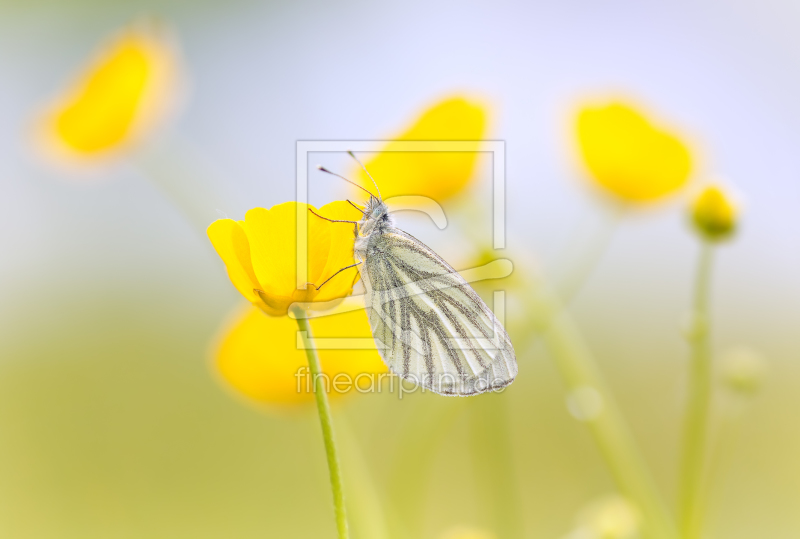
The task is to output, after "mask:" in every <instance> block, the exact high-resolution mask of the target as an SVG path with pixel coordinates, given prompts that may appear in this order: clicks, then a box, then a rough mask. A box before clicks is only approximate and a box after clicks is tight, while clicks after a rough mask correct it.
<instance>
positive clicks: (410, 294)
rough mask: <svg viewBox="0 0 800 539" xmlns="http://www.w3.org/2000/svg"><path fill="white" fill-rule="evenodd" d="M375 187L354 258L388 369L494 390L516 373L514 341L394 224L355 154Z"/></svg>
mask: <svg viewBox="0 0 800 539" xmlns="http://www.w3.org/2000/svg"><path fill="white" fill-rule="evenodd" d="M348 153H349V154H350V156H351V157H353V159H355V160H356V162H358V163H359V164H360V165H361V167H362V168H364V171H365V172H366V173H367V175H368V176H369V178H370V179H372V182H373V184H374V185H375V189H376V190H377V192H378V195H377V196H375V195H373V194H372V193H371V192H370V191H368V190H366V189H364V188H363V187H361V186H359V185H358V184H355V183H354V182H351V181H350V180H348V179H347V178H344V177H343V176H340V175H338V174H335V173H333V172H331V171H329V170H327V169H325V168H324V167H321V166H320V167H318V168H319V169H320V170H322V171H323V172H327V173H329V174H333V175H334V176H338V177H339V178H342V179H343V180H345V181H347V182H349V183H353V184H354V185H356V186H357V187H359V188H361V189H363V190H364V191H366V192H367V193H368V194H369V200H367V202H366V204H365V207H364V208H360V207H358V206H357V205H355V204H353V203H352V202H350V201H348V202H350V204H351V205H353V207H355V208H356V209H358V210H359V211H360V212H361V213H362V218H361V219H360V220H359V221H343V220H333V219H327V218H326V217H322V216H321V215H319V214H317V213H315V212H314V211H313V210H309V211H311V212H312V213H314V215H317V216H318V217H321V218H322V219H326V220H328V221H333V222H342V223H352V224H354V225H355V243H354V247H353V254H354V258H355V260H356V263H355V264H352V265H350V266H347V267H344V268H342V269H340V270H339V271H337V272H336V273H334V274H333V275H332V276H331V277H329V278H328V279H327V280H326V281H325V282H323V283H322V284H321V285H320V286H319V287H316V285H314V286H315V287H316V288H317V289H319V288H321V287H322V286H323V285H324V284H325V283H326V282H328V281H329V280H330V279H332V278H333V277H335V276H336V275H338V274H339V273H340V272H342V271H344V270H346V269H348V268H352V267H357V268H358V271H359V275H360V276H361V280H362V282H363V283H364V288H365V290H366V293H365V295H364V298H365V307H366V309H367V312H368V315H369V324H370V328H371V329H372V336H373V337H374V339H375V340H376V344H378V351H379V353H380V355H381V358H382V359H383V361H384V363H386V365H387V366H388V367H389V369H390V370H391V371H392V372H393V373H395V374H397V375H398V376H400V377H401V378H403V379H405V380H408V381H410V382H412V383H414V384H418V385H421V386H422V387H424V388H427V389H429V390H430V391H433V392H435V393H438V394H440V395H450V396H462V397H465V396H470V395H477V394H480V393H484V392H487V391H496V390H498V389H501V388H503V387H505V386H507V385H509V384H510V383H511V382H513V381H514V378H515V377H516V375H517V372H518V368H517V360H516V356H515V354H514V348H513V346H512V345H511V340H510V339H509V337H508V334H507V333H506V331H505V329H503V326H502V324H501V323H500V321H499V320H498V319H497V317H496V316H495V315H494V313H492V311H491V310H490V309H489V307H488V306H487V305H486V303H484V301H483V300H482V299H481V298H480V296H478V294H477V293H476V292H475V291H474V290H473V289H472V287H470V286H469V284H467V282H466V281H465V280H464V278H463V277H462V276H461V275H459V273H458V272H457V271H456V270H454V269H453V268H452V267H451V266H450V265H449V264H448V263H447V262H445V261H444V259H442V258H441V257H440V256H439V255H437V254H436V253H435V252H434V251H433V250H432V249H430V248H429V247H427V246H426V245H425V244H423V243H422V242H421V241H419V240H418V239H417V238H415V237H414V236H412V235H411V234H408V233H407V232H404V231H403V230H401V229H399V228H397V227H396V226H395V225H394V221H393V219H392V217H391V215H390V214H389V208H388V206H387V205H386V204H385V203H384V202H383V198H382V197H381V194H380V189H379V188H378V185H377V183H376V182H375V180H374V179H373V178H372V176H371V175H370V174H369V172H368V171H367V169H366V167H364V165H363V164H362V163H361V162H360V161H359V160H358V159H357V158H356V157H355V155H353V153H352V152H348Z"/></svg>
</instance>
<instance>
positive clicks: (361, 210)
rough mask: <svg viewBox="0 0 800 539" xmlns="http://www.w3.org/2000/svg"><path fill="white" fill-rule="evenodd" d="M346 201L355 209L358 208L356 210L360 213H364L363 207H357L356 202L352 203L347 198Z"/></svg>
mask: <svg viewBox="0 0 800 539" xmlns="http://www.w3.org/2000/svg"><path fill="white" fill-rule="evenodd" d="M347 202H348V204H350V205H351V206H353V207H354V208H355V209H357V210H358V211H360V212H361V213H364V210H363V209H361V208H359V207H358V206H357V205H356V204H353V202H351V201H350V200H348V201H347Z"/></svg>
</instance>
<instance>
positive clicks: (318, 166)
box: [317, 165, 380, 198]
mask: <svg viewBox="0 0 800 539" xmlns="http://www.w3.org/2000/svg"><path fill="white" fill-rule="evenodd" d="M317 168H318V169H319V170H321V171H322V172H327V173H328V174H333V175H334V176H336V177H337V178H341V179H343V180H344V181H346V182H347V183H350V184H353V185H355V186H356V187H358V188H359V189H363V190H364V191H366V192H367V194H368V195H369V196H371V197H372V198H375V195H373V194H372V193H370V192H369V191H367V190H366V189H364V188H363V187H361V186H360V185H358V184H357V183H356V182H354V181H350V180H348V179H347V178H345V177H344V176H342V175H341V174H336V173H335V172H331V171H330V170H328V169H327V168H325V167H323V166H322V165H317ZM376 187H377V186H376ZM378 195H380V192H379V193H378Z"/></svg>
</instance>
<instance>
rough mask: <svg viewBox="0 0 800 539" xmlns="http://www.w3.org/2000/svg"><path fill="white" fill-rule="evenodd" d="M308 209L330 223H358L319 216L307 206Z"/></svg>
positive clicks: (356, 222) (318, 215)
mask: <svg viewBox="0 0 800 539" xmlns="http://www.w3.org/2000/svg"><path fill="white" fill-rule="evenodd" d="M308 211H310V212H311V213H313V214H314V215H316V216H317V217H319V218H320V219H325V220H326V221H330V222H331V223H350V224H351V225H357V224H358V221H344V220H342V219H328V218H327V217H323V216H321V215H320V214H318V213H317V212H315V211H314V210H312V209H311V208H308ZM342 269H344V268H342Z"/></svg>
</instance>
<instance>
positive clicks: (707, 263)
mask: <svg viewBox="0 0 800 539" xmlns="http://www.w3.org/2000/svg"><path fill="white" fill-rule="evenodd" d="M712 262H713V246H712V245H711V244H710V243H708V242H705V243H704V244H703V248H702V251H701V252H700V260H699V263H698V266H697V275H696V277H695V285H694V299H693V305H692V318H691V322H690V324H691V325H690V327H689V331H688V334H687V339H688V340H689V345H690V347H691V358H690V361H691V364H690V367H689V368H690V373H689V390H688V400H687V404H686V417H685V420H684V434H683V455H682V460H681V472H680V474H681V475H680V499H679V502H678V508H679V511H680V513H679V514H680V526H681V533H682V536H683V538H684V539H695V538H697V537H699V533H700V528H701V525H702V520H701V518H700V514H699V511H698V508H699V507H700V506H701V502H700V500H699V496H700V493H701V487H702V480H703V469H704V464H705V457H706V446H707V442H708V418H709V414H710V405H711V347H710V342H709V310H708V302H709V292H710V285H711V268H712Z"/></svg>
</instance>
